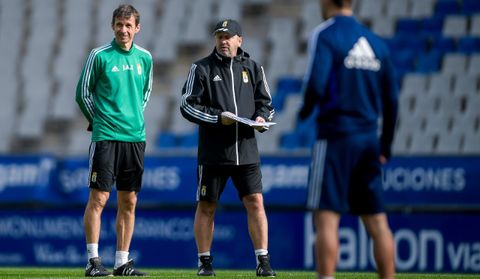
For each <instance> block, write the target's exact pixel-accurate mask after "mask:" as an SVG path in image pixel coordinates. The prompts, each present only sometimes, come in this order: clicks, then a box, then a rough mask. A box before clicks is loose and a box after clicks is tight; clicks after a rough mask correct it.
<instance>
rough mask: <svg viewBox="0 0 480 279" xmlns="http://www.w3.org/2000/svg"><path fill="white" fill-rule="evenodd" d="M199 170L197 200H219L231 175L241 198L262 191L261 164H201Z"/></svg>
mask: <svg viewBox="0 0 480 279" xmlns="http://www.w3.org/2000/svg"><path fill="white" fill-rule="evenodd" d="M197 171H198V188H197V201H209V202H216V201H218V200H219V199H220V196H221V195H222V192H223V190H224V189H225V185H226V184H227V181H228V179H229V178H230V177H231V178H232V182H233V185H235V188H237V192H238V197H239V198H240V200H241V199H242V198H243V197H245V196H247V195H250V194H254V193H261V192H262V173H261V172H260V165H259V164H249V165H240V166H232V165H199V166H198V167H197Z"/></svg>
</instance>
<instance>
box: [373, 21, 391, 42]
mask: <svg viewBox="0 0 480 279" xmlns="http://www.w3.org/2000/svg"><path fill="white" fill-rule="evenodd" d="M372 31H373V32H375V33H376V34H377V35H379V36H382V37H384V38H391V37H393V35H394V34H395V20H394V19H393V18H390V17H386V16H380V17H376V18H374V19H373V20H372Z"/></svg>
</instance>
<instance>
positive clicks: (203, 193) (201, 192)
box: [200, 185, 207, 196]
mask: <svg viewBox="0 0 480 279" xmlns="http://www.w3.org/2000/svg"><path fill="white" fill-rule="evenodd" d="M206 194H207V186H205V185H203V186H202V189H201V190H200V195H202V196H205V195H206Z"/></svg>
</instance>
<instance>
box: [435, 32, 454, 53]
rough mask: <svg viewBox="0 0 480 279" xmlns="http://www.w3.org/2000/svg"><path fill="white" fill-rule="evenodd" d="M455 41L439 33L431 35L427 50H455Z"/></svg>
mask: <svg viewBox="0 0 480 279" xmlns="http://www.w3.org/2000/svg"><path fill="white" fill-rule="evenodd" d="M456 50H457V42H456V40H455V39H454V38H450V37H444V36H442V35H441V34H438V35H437V36H433V37H431V39H430V47H429V51H438V52H440V53H448V52H455V51H456Z"/></svg>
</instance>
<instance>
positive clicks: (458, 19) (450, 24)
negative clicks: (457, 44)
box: [442, 15, 468, 38]
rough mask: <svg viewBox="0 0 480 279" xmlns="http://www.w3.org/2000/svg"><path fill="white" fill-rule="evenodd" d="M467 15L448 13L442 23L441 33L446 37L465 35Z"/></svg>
mask: <svg viewBox="0 0 480 279" xmlns="http://www.w3.org/2000/svg"><path fill="white" fill-rule="evenodd" d="M467 24H468V20H467V17H466V16H464V15H449V16H447V17H446V18H445V21H444V23H443V29H442V34H443V36H446V37H453V38H460V37H463V36H465V35H467Z"/></svg>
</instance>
